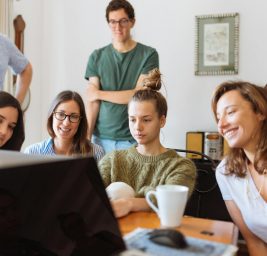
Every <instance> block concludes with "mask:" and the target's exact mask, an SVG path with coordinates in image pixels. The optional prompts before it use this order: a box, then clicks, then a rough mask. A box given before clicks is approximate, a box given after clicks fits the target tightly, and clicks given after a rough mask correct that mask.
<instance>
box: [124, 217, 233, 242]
mask: <svg viewBox="0 0 267 256" xmlns="http://www.w3.org/2000/svg"><path fill="white" fill-rule="evenodd" d="M119 226H120V229H121V232H122V234H123V235H125V234H127V233H129V232H131V231H133V230H134V229H136V228H138V227H141V228H160V221H159V218H158V217H157V215H156V214H155V213H153V212H136V213H131V214H129V215H127V216H125V217H123V218H120V219H119ZM177 230H179V231H181V232H182V233H183V234H184V235H186V236H192V237H196V238H201V239H206V240H210V241H216V242H220V243H226V244H234V245H236V244H237V238H238V228H237V226H236V225H235V224H233V223H232V222H226V221H218V220H209V219H201V218H195V217H190V216H184V217H183V220H182V224H181V226H180V227H179V228H177Z"/></svg>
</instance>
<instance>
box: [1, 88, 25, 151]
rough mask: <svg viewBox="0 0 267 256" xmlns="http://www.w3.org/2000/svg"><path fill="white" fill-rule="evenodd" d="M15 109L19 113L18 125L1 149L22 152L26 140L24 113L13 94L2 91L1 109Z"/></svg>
mask: <svg viewBox="0 0 267 256" xmlns="http://www.w3.org/2000/svg"><path fill="white" fill-rule="evenodd" d="M5 107H13V108H15V109H17V111H18V120H17V124H16V126H15V128H14V130H13V134H12V136H11V138H10V139H9V140H8V141H7V142H6V143H5V145H3V146H2V147H1V149H6V150H16V151H20V149H21V146H22V144H23V142H24V140H25V132H24V122H23V113H22V110H21V106H20V104H19V102H18V100H17V99H16V98H15V97H13V96H12V95H11V94H9V93H7V92H4V91H0V108H5Z"/></svg>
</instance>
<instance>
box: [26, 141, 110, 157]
mask: <svg viewBox="0 0 267 256" xmlns="http://www.w3.org/2000/svg"><path fill="white" fill-rule="evenodd" d="M88 143H90V146H91V148H92V153H93V157H94V158H95V160H96V161H99V160H100V159H101V158H102V157H103V156H104V155H105V152H104V149H103V148H102V147H101V146H99V145H97V144H94V143H91V142H89V141H88ZM24 153H26V154H30V155H56V152H55V150H54V147H53V140H52V138H49V139H46V140H44V141H41V142H38V143H35V144H32V145H30V146H28V147H27V148H26V149H25V150H24Z"/></svg>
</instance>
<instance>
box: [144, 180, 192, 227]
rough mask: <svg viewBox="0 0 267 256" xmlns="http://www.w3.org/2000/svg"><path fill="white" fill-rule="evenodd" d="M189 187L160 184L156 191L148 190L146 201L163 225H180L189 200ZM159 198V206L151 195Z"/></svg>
mask: <svg viewBox="0 0 267 256" xmlns="http://www.w3.org/2000/svg"><path fill="white" fill-rule="evenodd" d="M188 190H189V189H188V187H186V186H180V185H159V186H157V187H156V191H153V190H151V191H148V192H147V194H146V201H147V203H148V204H149V206H150V207H151V208H152V209H153V210H154V211H155V212H156V213H157V214H158V217H159V218H160V223H161V226H162V227H170V228H173V227H178V226H180V224H181V221H182V217H183V214H184V210H185V205H186V202H187V195H188ZM151 195H154V196H155V197H156V199H157V203H158V207H156V206H155V205H154V203H153V202H152V201H151V199H150V196H151Z"/></svg>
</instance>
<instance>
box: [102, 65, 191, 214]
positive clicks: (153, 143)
mask: <svg viewBox="0 0 267 256" xmlns="http://www.w3.org/2000/svg"><path fill="white" fill-rule="evenodd" d="M160 76H161V74H160V72H159V70H158V69H154V70H152V71H151V72H150V73H149V74H148V77H147V79H146V80H145V84H144V88H143V89H142V90H138V91H136V93H135V94H134V95H133V97H132V99H131V100H130V102H129V104H128V116H129V127H130V131H131V134H132V136H133V137H134V139H135V140H136V142H137V145H135V146H133V147H131V148H129V149H127V150H118V151H113V152H111V153H109V154H107V155H106V156H105V157H104V158H103V159H102V160H101V161H100V163H99V167H100V172H101V176H102V178H103V181H104V184H105V186H106V187H108V186H109V185H110V184H112V183H114V182H124V183H126V184H128V185H129V186H130V187H132V188H133V191H134V193H133V195H132V196H130V198H129V196H128V198H123V195H122V198H118V199H115V200H111V203H112V207H113V210H114V212H115V215H116V217H122V216H125V215H127V214H128V213H130V212H135V211H148V210H149V209H150V207H149V206H148V204H147V202H146V200H145V198H144V197H145V194H146V193H147V192H148V191H149V190H154V189H155V188H156V186H158V185H162V184H177V185H185V186H187V187H189V194H191V193H192V191H193V187H194V184H195V179H196V168H195V165H194V164H193V163H192V161H190V160H189V159H186V158H183V157H181V156H179V155H178V154H177V153H176V151H174V150H171V149H167V148H165V147H164V146H163V145H162V144H161V143H160V129H161V128H163V127H164V125H165V123H166V116H167V102H166V99H165V98H164V97H163V95H162V94H161V93H160V92H158V91H159V90H160V88H161V78H160Z"/></svg>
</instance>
